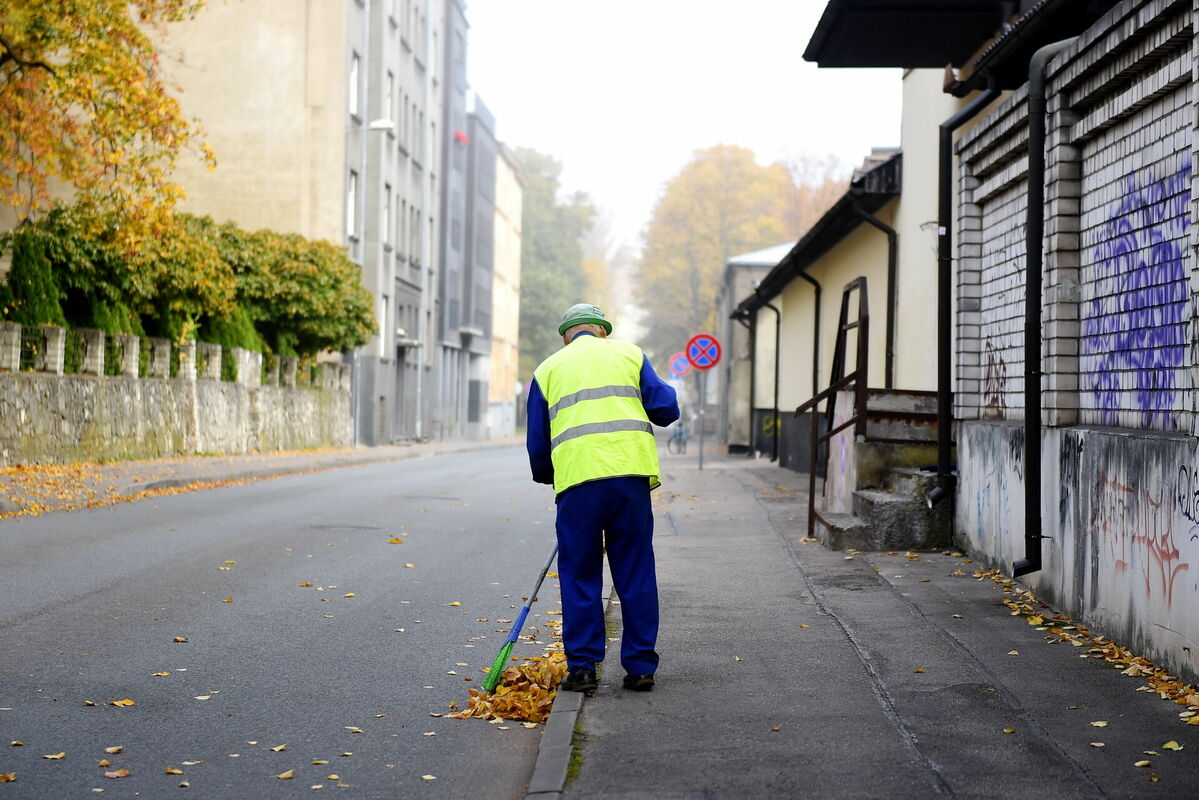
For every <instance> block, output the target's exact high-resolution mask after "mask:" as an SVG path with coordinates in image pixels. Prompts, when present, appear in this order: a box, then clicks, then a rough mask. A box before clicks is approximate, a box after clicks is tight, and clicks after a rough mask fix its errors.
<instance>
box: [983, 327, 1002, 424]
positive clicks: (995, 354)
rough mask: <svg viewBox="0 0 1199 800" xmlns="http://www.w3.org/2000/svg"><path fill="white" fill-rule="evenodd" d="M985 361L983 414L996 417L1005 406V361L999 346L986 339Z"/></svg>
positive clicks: (1000, 415)
mask: <svg viewBox="0 0 1199 800" xmlns="http://www.w3.org/2000/svg"><path fill="white" fill-rule="evenodd" d="M986 354H987V355H986V363H985V365H984V367H983V416H984V417H988V418H998V417H1002V416H1003V412H1004V409H1005V408H1006V407H1007V400H1006V399H1005V397H1004V396H1005V395H1006V394H1007V363H1006V362H1004V360H1003V354H1002V353H1000V352H999V348H997V347H995V345H993V344H991V340H990V339H987V341H986Z"/></svg>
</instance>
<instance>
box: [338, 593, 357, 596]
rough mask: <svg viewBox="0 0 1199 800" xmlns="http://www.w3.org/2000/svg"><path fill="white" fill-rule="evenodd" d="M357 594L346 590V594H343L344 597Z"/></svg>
mask: <svg viewBox="0 0 1199 800" xmlns="http://www.w3.org/2000/svg"><path fill="white" fill-rule="evenodd" d="M356 596H357V595H355V594H354V593H353V592H346V593H345V594H343V595H342V597H356Z"/></svg>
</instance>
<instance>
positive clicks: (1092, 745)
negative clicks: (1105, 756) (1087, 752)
mask: <svg viewBox="0 0 1199 800" xmlns="http://www.w3.org/2000/svg"><path fill="white" fill-rule="evenodd" d="M1091 747H1103V742H1091Z"/></svg>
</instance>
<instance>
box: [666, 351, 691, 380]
mask: <svg viewBox="0 0 1199 800" xmlns="http://www.w3.org/2000/svg"><path fill="white" fill-rule="evenodd" d="M690 371H691V362H689V361H688V360H687V356H685V355H683V354H682V353H675V354H674V355H673V356H671V357H670V374H671V375H674V376H675V377H676V378H681V377H683V376H684V375H686V374H687V373H688V372H690Z"/></svg>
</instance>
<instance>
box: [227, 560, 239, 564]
mask: <svg viewBox="0 0 1199 800" xmlns="http://www.w3.org/2000/svg"><path fill="white" fill-rule="evenodd" d="M225 563H226V564H236V563H237V562H236V561H226V562H225Z"/></svg>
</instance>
